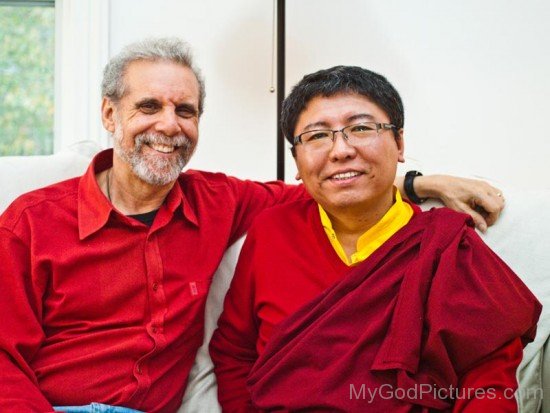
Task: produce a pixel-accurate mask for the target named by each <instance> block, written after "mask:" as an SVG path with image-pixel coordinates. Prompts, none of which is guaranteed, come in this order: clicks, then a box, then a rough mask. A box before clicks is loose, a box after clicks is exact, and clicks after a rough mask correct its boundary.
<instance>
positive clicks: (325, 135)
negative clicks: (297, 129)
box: [305, 131, 329, 142]
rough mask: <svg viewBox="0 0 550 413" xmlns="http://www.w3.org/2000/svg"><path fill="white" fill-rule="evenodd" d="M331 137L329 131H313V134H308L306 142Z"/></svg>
mask: <svg viewBox="0 0 550 413" xmlns="http://www.w3.org/2000/svg"><path fill="white" fill-rule="evenodd" d="M328 137H329V133H328V132H325V131H318V132H312V133H311V134H309V135H306V139H305V140H306V142H311V141H317V140H320V139H325V138H328Z"/></svg>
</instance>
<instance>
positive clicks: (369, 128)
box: [351, 125, 376, 133]
mask: <svg viewBox="0 0 550 413" xmlns="http://www.w3.org/2000/svg"><path fill="white" fill-rule="evenodd" d="M373 130H376V128H375V127H373V125H355V126H352V127H351V132H352V133H361V132H370V131H373Z"/></svg>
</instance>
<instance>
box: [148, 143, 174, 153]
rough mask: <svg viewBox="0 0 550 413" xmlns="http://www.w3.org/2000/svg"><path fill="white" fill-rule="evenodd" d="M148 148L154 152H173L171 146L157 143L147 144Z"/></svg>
mask: <svg viewBox="0 0 550 413" xmlns="http://www.w3.org/2000/svg"><path fill="white" fill-rule="evenodd" d="M149 146H150V147H151V148H153V149H154V150H155V151H158V152H162V153H172V152H174V147H173V146H172V145H162V144H159V143H151V144H149Z"/></svg>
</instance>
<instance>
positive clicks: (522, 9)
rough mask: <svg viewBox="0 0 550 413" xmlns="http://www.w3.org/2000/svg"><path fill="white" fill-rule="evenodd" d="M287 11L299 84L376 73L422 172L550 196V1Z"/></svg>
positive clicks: (316, 0) (330, 1)
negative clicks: (312, 78) (399, 103)
mask: <svg viewBox="0 0 550 413" xmlns="http://www.w3.org/2000/svg"><path fill="white" fill-rule="evenodd" d="M288 3H292V5H291V6H290V7H289V8H288V13H287V27H288V28H287V36H288V37H287V39H288V40H287V44H288V46H287V47H288V50H287V59H288V69H287V76H288V83H289V84H294V83H295V82H297V81H298V80H299V79H300V78H301V77H302V76H303V74H304V73H309V72H312V71H315V70H318V69H321V68H327V67H330V66H334V65H337V64H355V65H360V66H364V67H366V68H369V69H372V70H374V71H377V72H379V73H381V74H383V75H385V76H386V77H387V78H388V79H389V80H390V81H391V82H392V84H393V85H394V86H395V87H396V88H397V89H398V91H399V92H400V94H401V96H402V98H403V101H404V104H405V147H406V151H405V152H406V155H407V156H408V157H411V158H414V159H417V160H421V162H420V164H421V166H422V168H423V170H425V171H431V172H434V171H450V172H454V173H461V174H466V175H468V174H476V175H479V176H484V177H489V178H492V179H494V180H496V181H498V182H501V183H502V184H504V185H506V186H519V187H526V188H533V189H536V188H539V187H541V186H543V187H547V188H548V187H550V182H549V177H550V166H549V160H548V157H549V155H550V133H549V132H548V130H547V129H546V124H547V123H548V120H549V119H550V116H549V115H550V113H549V112H550V103H549V101H548V99H549V97H550V80H549V74H550V53H549V50H550V29H549V27H550V25H549V23H550V2H548V1H546V0H511V1H501V0H483V1H479V0H461V1H451V0H422V1H418V0H417V1H410V0H409V1H408V0H384V1H365V0H346V1H337V0H300V1H289V2H288ZM409 164H412V165H411V168H410V169H412V168H413V167H415V166H417V165H418V163H417V162H411V161H409ZM290 166H291V165H290ZM287 170H288V168H287ZM287 176H289V175H288V174H287Z"/></svg>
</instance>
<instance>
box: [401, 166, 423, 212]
mask: <svg viewBox="0 0 550 413" xmlns="http://www.w3.org/2000/svg"><path fill="white" fill-rule="evenodd" d="M417 176H422V173H420V172H418V171H409V172H407V173H406V174H405V182H404V183H403V188H404V189H405V194H406V195H407V198H409V201H411V202H412V203H414V204H417V205H418V204H421V203H423V202H425V201H426V199H428V198H419V197H418V195H416V192H414V185H413V184H414V178H416V177H417Z"/></svg>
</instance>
